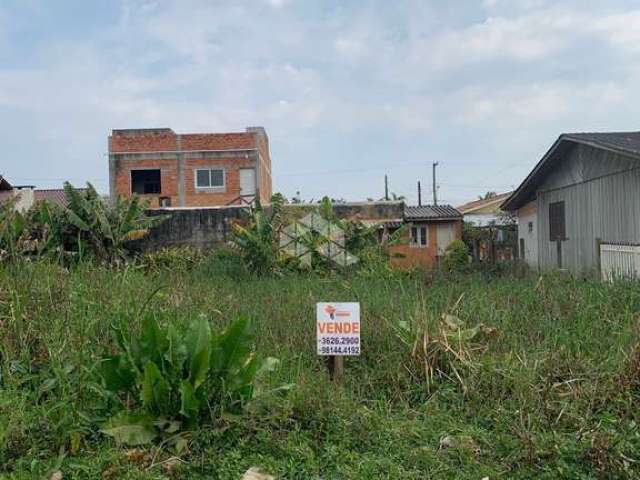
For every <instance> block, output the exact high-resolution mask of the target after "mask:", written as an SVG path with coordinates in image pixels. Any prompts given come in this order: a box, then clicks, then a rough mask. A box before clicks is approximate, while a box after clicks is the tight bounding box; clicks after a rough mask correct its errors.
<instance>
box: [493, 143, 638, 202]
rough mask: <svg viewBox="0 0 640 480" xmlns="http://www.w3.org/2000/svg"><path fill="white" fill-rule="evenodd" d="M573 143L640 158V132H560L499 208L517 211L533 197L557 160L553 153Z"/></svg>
mask: <svg viewBox="0 0 640 480" xmlns="http://www.w3.org/2000/svg"><path fill="white" fill-rule="evenodd" d="M572 143H580V144H584V145H590V146H592V147H595V148H602V149H606V150H611V151H614V152H618V153H620V154H621V155H627V156H629V157H633V158H636V159H638V160H640V132H603V133H598V132H591V133H563V134H562V135H560V136H559V137H558V139H557V140H556V141H555V142H554V143H553V145H552V146H551V148H549V150H548V151H547V153H545V154H544V156H543V157H542V158H541V159H540V161H539V162H538V163H537V164H536V166H535V167H534V168H533V170H532V171H531V172H530V173H529V175H527V177H526V178H525V179H524V180H523V181H522V183H521V184H520V186H518V188H517V189H516V190H515V191H514V192H513V194H512V195H511V196H510V197H509V198H507V199H506V200H505V201H504V202H503V203H502V205H500V208H502V209H503V210H507V211H511V210H517V209H518V208H520V207H522V206H523V205H524V204H525V203H527V202H528V201H530V200H531V199H532V198H534V197H535V188H536V185H537V184H538V182H539V181H540V180H541V179H542V178H544V176H545V175H546V174H547V172H549V171H550V170H551V169H552V168H553V166H554V163H555V160H557V158H556V157H558V155H555V153H556V152H563V151H566V150H568V148H570V146H571V144H572Z"/></svg>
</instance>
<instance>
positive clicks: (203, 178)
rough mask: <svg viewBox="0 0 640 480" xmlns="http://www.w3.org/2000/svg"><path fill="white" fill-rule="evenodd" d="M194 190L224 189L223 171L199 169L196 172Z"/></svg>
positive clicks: (220, 169) (219, 169) (218, 169)
mask: <svg viewBox="0 0 640 480" xmlns="http://www.w3.org/2000/svg"><path fill="white" fill-rule="evenodd" d="M195 177H196V188H204V189H216V190H222V189H224V169H222V168H199V169H197V170H196V175H195Z"/></svg>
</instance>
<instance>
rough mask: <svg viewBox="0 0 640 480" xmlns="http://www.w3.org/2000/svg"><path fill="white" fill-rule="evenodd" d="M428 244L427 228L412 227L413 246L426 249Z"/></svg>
mask: <svg viewBox="0 0 640 480" xmlns="http://www.w3.org/2000/svg"><path fill="white" fill-rule="evenodd" d="M427 243H428V239H427V227H411V246H412V247H415V248H425V247H426V246H427Z"/></svg>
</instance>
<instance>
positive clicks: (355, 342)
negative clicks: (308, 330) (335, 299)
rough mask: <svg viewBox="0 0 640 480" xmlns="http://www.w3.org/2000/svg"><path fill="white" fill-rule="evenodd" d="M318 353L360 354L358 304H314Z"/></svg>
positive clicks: (337, 354)
mask: <svg viewBox="0 0 640 480" xmlns="http://www.w3.org/2000/svg"><path fill="white" fill-rule="evenodd" d="M316 332H317V337H318V355H335V356H344V355H360V304H359V303H318V304H317V305H316Z"/></svg>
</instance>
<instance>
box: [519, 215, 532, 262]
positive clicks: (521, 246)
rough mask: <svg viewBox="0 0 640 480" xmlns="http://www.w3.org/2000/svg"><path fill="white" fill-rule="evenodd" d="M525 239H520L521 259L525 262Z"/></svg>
mask: <svg viewBox="0 0 640 480" xmlns="http://www.w3.org/2000/svg"><path fill="white" fill-rule="evenodd" d="M529 224H531V222H529ZM524 251H525V250H524V238H521V239H520V258H521V259H522V260H525V254H524Z"/></svg>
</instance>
